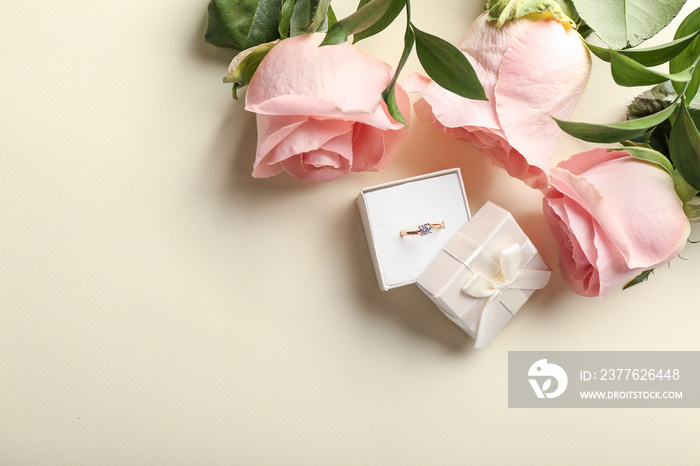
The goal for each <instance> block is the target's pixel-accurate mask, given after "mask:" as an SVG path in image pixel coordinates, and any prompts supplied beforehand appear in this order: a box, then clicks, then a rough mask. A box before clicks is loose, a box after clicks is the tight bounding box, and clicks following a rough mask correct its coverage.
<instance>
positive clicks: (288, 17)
mask: <svg viewBox="0 0 700 466" xmlns="http://www.w3.org/2000/svg"><path fill="white" fill-rule="evenodd" d="M295 3H296V0H284V3H283V4H282V10H281V11H280V21H279V26H278V27H277V29H278V31H279V33H280V37H281V38H282V39H286V38H287V37H289V29H290V25H289V23H290V22H291V21H292V12H293V11H294V4H295Z"/></svg>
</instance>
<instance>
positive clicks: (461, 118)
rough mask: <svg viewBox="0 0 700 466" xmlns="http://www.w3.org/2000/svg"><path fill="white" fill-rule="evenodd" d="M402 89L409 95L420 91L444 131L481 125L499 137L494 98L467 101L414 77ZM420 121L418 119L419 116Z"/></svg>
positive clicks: (428, 81)
mask: <svg viewBox="0 0 700 466" xmlns="http://www.w3.org/2000/svg"><path fill="white" fill-rule="evenodd" d="M404 89H406V91H408V92H419V93H420V94H421V96H422V97H423V99H424V100H425V102H426V103H427V104H428V105H429V106H430V107H431V113H432V115H433V116H434V118H435V119H436V120H437V121H438V122H439V123H440V124H442V125H443V126H445V127H447V128H460V127H464V126H469V127H472V126H473V127H480V126H481V127H485V128H490V129H492V130H493V131H496V132H498V133H501V134H502V131H501V126H500V124H499V122H498V116H497V115H496V108H495V105H494V103H493V99H491V100H490V101H485V100H472V99H467V98H464V97H461V96H458V95H457V94H455V93H453V92H450V91H448V90H446V89H444V88H442V87H440V86H439V85H437V84H436V83H435V82H433V81H432V80H430V79H428V78H425V77H424V76H421V75H417V74H413V75H410V76H409V77H408V78H406V80H405V81H404ZM419 118H421V117H420V114H419ZM421 119H425V118H421Z"/></svg>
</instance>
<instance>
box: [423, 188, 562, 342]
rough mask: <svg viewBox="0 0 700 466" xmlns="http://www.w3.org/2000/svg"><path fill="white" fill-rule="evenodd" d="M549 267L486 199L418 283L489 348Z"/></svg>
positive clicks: (539, 285)
mask: <svg viewBox="0 0 700 466" xmlns="http://www.w3.org/2000/svg"><path fill="white" fill-rule="evenodd" d="M550 275H551V270H550V268H549V267H548V266H547V264H546V263H545V262H544V260H543V259H542V257H541V256H540V254H539V253H538V252H537V249H536V248H535V246H534V245H533V244H532V242H531V241H530V239H529V238H528V237H527V235H525V233H524V232H523V230H522V229H521V228H520V226H519V225H518V224H517V222H516V221H515V219H514V218H513V216H512V215H511V214H510V212H508V211H507V210H505V209H503V208H501V207H499V206H497V205H496V204H493V203H492V202H487V203H486V204H485V205H484V206H483V207H482V208H481V210H479V212H477V214H476V215H474V217H473V218H472V219H471V220H470V221H469V222H467V224H466V225H465V226H464V227H463V228H462V229H461V230H460V231H459V232H458V233H457V234H456V235H455V236H454V237H453V238H452V239H451V240H450V241H449V243H447V245H446V246H445V247H444V248H443V250H442V251H441V252H440V253H439V254H438V256H437V257H436V258H435V260H433V262H431V263H430V265H428V267H427V268H426V269H425V270H424V271H423V273H422V274H421V275H420V276H419V277H418V281H417V284H418V286H419V287H420V288H421V290H423V292H424V293H425V294H427V295H428V297H429V298H430V299H431V300H432V301H433V302H434V303H435V304H436V305H437V307H438V308H439V309H440V310H441V311H442V312H444V313H445V315H446V316H447V317H448V318H450V320H452V321H453V322H455V323H456V324H457V325H459V326H460V327H461V328H462V329H463V330H464V331H465V332H467V333H468V334H469V335H470V336H472V337H473V338H476V343H475V345H474V347H475V348H484V347H486V346H487V345H488V344H489V342H490V341H491V339H492V338H493V337H494V335H496V334H497V333H498V332H499V331H500V330H501V328H503V326H504V325H505V324H506V323H507V322H508V321H509V320H510V318H511V317H513V315H514V314H515V313H516V312H518V310H519V309H520V308H521V307H522V305H523V304H525V302H526V301H527V300H528V298H529V297H530V296H531V295H532V293H534V292H535V290H538V289H541V288H543V287H544V286H545V285H546V284H547V282H548V281H549V277H550Z"/></svg>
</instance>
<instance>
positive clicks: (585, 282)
mask: <svg viewBox="0 0 700 466" xmlns="http://www.w3.org/2000/svg"><path fill="white" fill-rule="evenodd" d="M564 199H565V198H564V197H563V196H561V194H559V193H553V195H552V196H551V197H550V196H549V195H548V196H547V197H545V199H544V214H545V218H546V219H547V222H548V223H549V227H550V229H551V230H552V233H553V234H554V238H555V239H556V240H557V242H558V243H559V247H560V251H561V252H560V258H559V261H560V263H561V272H562V276H563V277H564V280H566V282H567V283H568V284H569V286H570V287H571V289H572V290H573V291H574V292H576V293H578V294H580V295H583V296H597V295H598V293H599V290H600V286H599V283H600V282H599V278H598V271H597V270H596V268H595V267H594V266H593V263H592V262H591V261H590V260H589V259H588V258H587V257H586V254H585V251H584V249H583V248H582V246H581V243H580V242H579V241H578V240H577V239H576V236H575V235H574V233H573V232H572V231H571V229H570V228H569V226H568V225H569V220H570V217H569V214H568V212H567V211H566V209H565V208H564ZM592 252H593V254H592V256H593V257H592V258H593V259H594V260H595V257H597V254H596V253H595V249H594V250H593V251H592Z"/></svg>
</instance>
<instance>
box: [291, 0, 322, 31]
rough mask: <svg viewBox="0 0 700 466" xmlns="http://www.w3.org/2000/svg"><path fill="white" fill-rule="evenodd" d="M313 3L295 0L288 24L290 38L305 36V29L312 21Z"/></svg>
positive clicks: (309, 0) (310, 0)
mask: <svg viewBox="0 0 700 466" xmlns="http://www.w3.org/2000/svg"><path fill="white" fill-rule="evenodd" d="M314 3H316V1H315V0H296V3H295V4H294V10H293V11H292V19H291V20H290V22H289V36H290V37H294V36H299V35H302V34H306V28H307V27H309V25H310V24H311V21H312V12H313V7H314V5H313V4H314Z"/></svg>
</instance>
